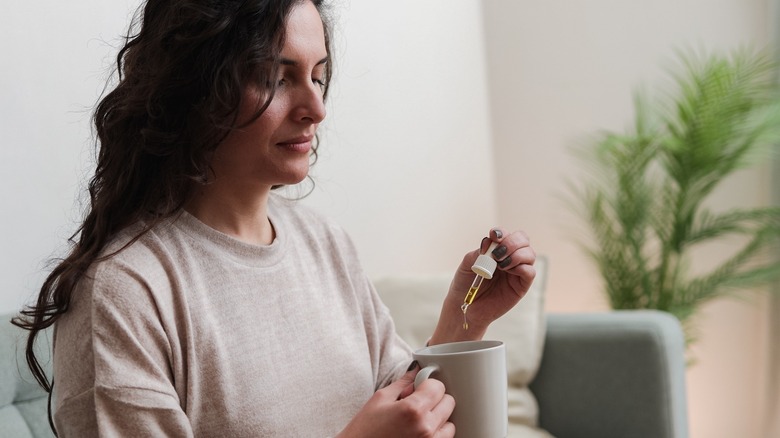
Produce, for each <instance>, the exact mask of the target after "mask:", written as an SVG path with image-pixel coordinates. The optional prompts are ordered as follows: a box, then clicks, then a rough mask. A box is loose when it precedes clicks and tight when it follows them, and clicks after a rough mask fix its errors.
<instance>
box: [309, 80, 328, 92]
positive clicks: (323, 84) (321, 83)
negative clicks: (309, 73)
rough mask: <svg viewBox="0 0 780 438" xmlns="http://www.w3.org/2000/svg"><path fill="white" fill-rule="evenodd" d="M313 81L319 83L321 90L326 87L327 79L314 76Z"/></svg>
mask: <svg viewBox="0 0 780 438" xmlns="http://www.w3.org/2000/svg"><path fill="white" fill-rule="evenodd" d="M311 81H312V82H314V83H315V84H317V85H319V86H320V89H321V90H324V89H325V81H324V80H322V79H317V78H314V79H312V80H311Z"/></svg>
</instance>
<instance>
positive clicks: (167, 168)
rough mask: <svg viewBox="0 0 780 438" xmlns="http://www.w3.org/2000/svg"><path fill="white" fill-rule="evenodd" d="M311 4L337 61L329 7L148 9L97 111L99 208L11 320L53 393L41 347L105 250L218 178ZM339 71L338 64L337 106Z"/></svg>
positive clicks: (94, 192)
mask: <svg viewBox="0 0 780 438" xmlns="http://www.w3.org/2000/svg"><path fill="white" fill-rule="evenodd" d="M304 1H311V2H312V3H314V5H315V6H316V7H317V9H318V10H319V11H320V16H321V17H322V18H323V23H325V26H324V27H325V29H324V30H325V40H326V41H325V45H326V47H327V50H328V56H329V57H330V55H331V42H330V37H329V35H330V29H329V26H328V22H329V20H328V18H327V14H326V11H325V10H324V5H323V4H322V3H323V1H322V0H147V1H146V3H145V4H143V5H142V6H141V7H139V9H138V12H137V13H136V15H135V17H134V18H133V20H132V22H131V24H130V28H129V31H128V33H127V35H126V36H125V39H124V45H123V47H122V48H121V49H120V50H119V53H118V55H117V58H116V74H117V76H118V83H117V85H116V87H115V88H113V89H112V90H111V91H110V92H108V93H107V94H106V95H105V96H104V97H103V98H102V100H101V101H100V102H99V103H98V105H97V107H96V109H95V112H94V117H93V119H94V120H93V121H94V125H95V132H96V144H97V145H98V152H97V167H96V170H95V174H94V176H93V177H92V179H91V180H90V182H89V186H88V190H89V196H90V204H89V209H88V211H87V212H86V216H85V218H84V221H83V222H82V224H81V225H80V227H79V228H78V230H77V231H76V233H75V234H73V236H72V237H71V238H70V242H71V249H70V252H69V254H68V255H67V256H66V257H65V258H64V259H62V260H60V261H59V262H58V263H57V264H56V266H55V267H54V269H53V270H52V271H51V273H50V274H49V276H48V277H47V278H46V281H45V282H44V283H43V285H42V287H41V290H40V293H39V295H38V298H37V301H36V302H35V304H33V305H30V306H29V307H27V308H25V309H24V310H22V311H21V313H20V314H19V315H17V316H16V317H15V318H14V319H13V320H12V321H11V322H12V323H13V324H14V325H16V326H18V327H21V328H23V329H26V330H28V331H29V337H28V339H27V347H26V357H27V364H28V366H29V367H30V370H31V371H32V374H33V375H34V376H35V379H36V380H37V381H38V383H39V384H40V385H41V386H42V387H43V388H44V389H45V390H46V391H47V392H49V393H50V394H51V391H52V386H53V379H52V380H51V381H50V380H49V378H48V377H47V376H46V373H45V371H44V369H43V367H42V366H41V363H40V362H39V360H38V357H36V354H35V351H34V349H33V346H34V345H35V339H36V337H37V336H38V334H39V333H40V332H41V331H42V330H44V329H46V328H47V327H49V326H51V325H52V324H53V323H54V322H56V321H57V319H59V317H60V316H62V315H63V314H64V313H65V312H67V311H68V306H69V304H70V300H71V295H72V294H73V291H74V289H75V287H76V285H77V284H78V282H79V281H80V280H81V279H82V277H83V276H84V275H85V272H86V271H87V269H88V268H89V267H90V265H92V264H93V263H94V262H95V261H97V260H99V259H103V258H108V257H111V256H112V255H113V254H109V255H102V256H101V252H102V251H103V249H104V247H105V246H106V244H107V243H108V241H109V240H110V239H111V238H112V237H113V236H115V235H116V233H117V232H118V231H119V230H121V229H123V228H125V227H127V226H129V225H131V224H134V223H136V222H139V221H143V223H145V224H146V226H145V229H144V230H143V231H142V232H141V233H140V234H139V235H138V236H136V238H135V239H138V237H140V236H141V235H142V234H143V233H145V232H146V231H148V230H149V229H151V228H152V227H154V226H155V225H156V224H157V223H159V222H160V221H162V220H164V219H166V218H169V217H172V216H174V215H176V214H178V213H179V212H180V211H181V209H182V207H183V206H184V204H185V203H186V202H187V200H188V197H189V196H190V193H191V191H192V189H193V187H194V186H195V185H196V183H198V182H203V181H204V179H205V178H206V177H207V175H208V172H209V159H210V156H211V154H212V153H213V151H214V150H215V148H216V147H217V145H218V144H219V143H220V142H221V141H222V140H223V139H224V138H225V136H226V135H227V134H228V133H229V132H230V131H231V130H233V129H236V128H238V126H237V123H238V122H237V113H238V108H239V107H240V105H241V100H242V96H243V91H244V89H245V88H246V87H247V86H249V85H253V86H256V87H258V88H259V89H264V90H267V93H266V100H265V102H264V104H263V105H262V106H261V107H260V109H259V111H258V113H257V114H256V117H259V116H260V114H262V112H263V111H264V110H265V108H267V106H268V104H269V103H270V101H271V99H273V95H274V86H275V83H276V81H275V80H274V78H275V77H276V74H277V70H278V66H279V57H280V52H281V49H282V46H283V43H284V38H285V35H284V27H285V22H286V19H287V17H288V15H289V13H290V11H291V10H292V9H293V7H294V6H295V5H296V4H299V3H302V2H304ZM331 69H332V62H328V63H327V64H326V71H325V78H324V79H325V90H324V93H325V95H326V96H327V84H328V83H329V81H330V78H331V74H332V71H331ZM314 154H316V148H315V149H314ZM315 156H316V155H315ZM131 243H132V242H131ZM128 245H129V244H128ZM120 251H121V250H120ZM114 254H115V253H114ZM50 422H51V417H50Z"/></svg>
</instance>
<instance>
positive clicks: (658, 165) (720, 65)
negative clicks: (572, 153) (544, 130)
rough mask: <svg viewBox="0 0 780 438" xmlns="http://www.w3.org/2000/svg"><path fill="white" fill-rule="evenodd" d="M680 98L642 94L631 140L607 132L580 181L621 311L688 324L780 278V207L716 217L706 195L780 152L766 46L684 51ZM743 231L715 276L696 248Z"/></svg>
mask: <svg viewBox="0 0 780 438" xmlns="http://www.w3.org/2000/svg"><path fill="white" fill-rule="evenodd" d="M679 59H680V63H679V65H678V66H677V68H676V69H675V70H673V71H672V72H673V74H672V75H671V78H672V83H673V85H674V87H673V91H672V92H671V93H670V92H663V93H660V96H659V98H658V99H656V100H653V101H650V100H649V99H647V98H646V97H645V95H642V94H638V93H637V94H636V96H637V97H635V99H634V102H635V105H634V108H635V112H636V114H635V120H634V123H633V126H632V127H631V128H630V129H629V130H628V132H625V133H614V132H605V133H602V134H600V135H599V136H598V137H597V138H596V139H595V141H593V142H591V143H589V144H588V145H587V146H586V147H585V148H581V149H578V150H577V151H578V152H577V153H578V155H579V156H580V158H581V159H583V160H584V161H583V162H584V163H586V164H587V166H585V167H584V168H585V169H586V171H585V174H586V180H585V182H584V183H582V182H579V183H578V184H576V185H572V193H571V194H573V195H574V196H573V200H574V202H575V203H576V204H575V205H576V207H577V208H576V211H577V213H578V215H580V216H581V218H582V219H583V222H584V223H585V224H586V225H587V230H588V233H587V235H588V239H587V241H583V242H581V243H582V246H583V249H584V250H585V251H586V253H587V254H588V256H589V257H590V259H592V260H593V262H595V265H596V266H597V267H598V270H599V272H600V274H601V277H602V279H603V281H604V286H605V290H606V294H607V296H608V298H609V302H610V304H611V306H612V308H614V309H659V310H664V311H667V312H670V313H672V314H673V315H675V316H677V317H678V318H679V319H680V321H681V322H682V324H683V327H684V328H685V330H686V336H687V337H688V341H689V342H690V341H691V340H692V339H693V334H694V332H693V331H692V330H691V329H692V327H691V324H690V320H691V317H692V316H693V315H694V314H695V312H696V310H697V308H698V307H699V306H700V305H701V304H702V303H704V302H706V301H708V300H712V299H714V298H717V297H720V296H723V295H725V294H731V293H735V292H737V291H745V290H750V289H754V288H756V287H758V286H762V285H766V284H768V283H769V282H771V281H773V280H775V279H777V278H780V263H778V261H777V260H773V259H772V258H771V257H770V256H769V253H770V251H769V249H770V248H771V247H775V248H777V247H778V244H780V207H762V208H740V209H730V210H726V211H715V210H714V209H712V208H711V207H709V206H708V204H707V200H708V198H709V197H710V195H711V194H712V192H713V190H714V189H716V187H718V186H719V185H720V184H723V183H724V182H726V181H727V177H729V176H730V175H732V174H733V173H734V172H735V171H738V170H740V169H744V168H746V167H748V166H753V165H755V164H757V163H760V162H761V161H762V158H763V159H766V158H767V157H768V156H769V154H768V152H769V153H771V152H772V151H773V150H777V148H778V145H780V95H779V94H778V88H777V84H776V73H777V66H776V64H775V63H774V62H772V61H771V59H772V58H771V57H770V56H768V55H766V54H763V53H762V52H760V51H756V50H751V49H740V50H736V51H734V52H731V53H728V54H726V55H719V54H701V53H695V52H681V53H680V54H679ZM734 236H739V239H737V241H738V242H739V245H737V246H736V248H735V249H734V251H733V253H731V254H728V256H727V257H726V258H725V260H724V261H722V263H720V264H719V265H717V266H715V267H712V268H711V269H710V270H709V271H706V272H694V270H692V269H691V264H692V251H695V250H696V248H697V247H700V246H701V245H702V244H704V243H706V242H713V241H718V240H720V239H724V238H727V239H733V238H734Z"/></svg>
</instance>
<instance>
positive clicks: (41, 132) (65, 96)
mask: <svg viewBox="0 0 780 438" xmlns="http://www.w3.org/2000/svg"><path fill="white" fill-rule="evenodd" d="M134 7H135V5H132V6H131V4H130V3H128V2H126V1H125V0H113V1H110V2H109V1H105V0H83V1H79V2H57V1H53V0H45V1H41V2H17V3H15V4H14V6H13V7H8V8H5V10H4V11H3V13H2V14H0V53H2V54H3V56H2V61H0V62H1V63H2V67H1V68H0V138H1V139H2V147H0V175H2V181H3V183H2V184H0V203H2V209H3V214H2V216H1V217H0V229H2V230H3V231H4V232H3V234H2V239H3V243H2V258H0V311H2V312H9V311H14V310H17V309H19V308H20V306H21V304H22V303H23V302H25V301H27V300H28V299H29V298H30V297H31V296H33V295H34V294H36V293H37V288H38V287H39V286H40V284H41V282H42V281H43V278H44V268H45V267H46V261H47V259H49V258H50V257H51V256H53V255H55V253H61V252H62V249H64V248H65V246H64V242H65V239H66V238H67V237H68V236H70V234H72V232H73V231H75V229H76V226H77V225H76V224H77V222H78V219H79V217H80V214H79V204H78V203H77V202H76V197H77V193H78V192H79V191H80V190H81V188H83V187H84V186H85V184H84V183H82V181H83V180H84V176H85V175H86V173H87V172H88V167H86V166H85V164H86V163H87V162H88V161H89V160H90V158H91V156H92V148H91V145H92V143H91V139H90V136H91V134H90V125H89V117H90V108H91V107H92V105H93V103H94V102H95V100H96V98H97V96H98V94H99V93H100V91H101V89H102V86H103V83H104V78H105V77H106V75H107V71H106V66H107V65H108V62H110V60H108V59H106V58H107V57H109V56H113V55H111V53H112V52H113V50H112V49H110V47H109V45H110V44H114V43H116V39H115V37H116V36H118V35H121V34H122V32H123V28H124V27H125V26H126V24H125V23H126V22H127V19H128V13H129V11H130V10H131V8H134Z"/></svg>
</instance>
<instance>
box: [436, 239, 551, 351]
mask: <svg viewBox="0 0 780 438" xmlns="http://www.w3.org/2000/svg"><path fill="white" fill-rule="evenodd" d="M491 242H496V243H497V244H498V246H496V248H495V249H494V250H493V253H492V254H489V255H490V256H491V257H493V258H494V259H496V261H497V262H498V266H497V267H496V270H495V272H494V273H493V278H492V279H490V280H488V279H485V280H483V281H482V285H481V286H480V288H479V291H478V292H477V295H476V298H475V299H474V301H473V302H472V303H471V305H470V306H469V307H468V311H467V312H466V318H467V321H468V329H465V328H464V325H463V323H464V318H463V317H464V314H463V311H462V310H461V306H462V305H463V302H464V301H463V300H464V298H465V297H466V293H468V291H469V288H470V287H471V284H472V282H473V281H474V277H475V275H476V274H474V271H472V270H471V266H472V265H473V264H474V261H475V260H476V259H477V256H479V255H480V254H483V253H484V252H485V251H487V249H488V247H489V246H490V244H491ZM535 261H536V253H535V252H534V250H533V248H532V247H531V243H530V240H529V238H528V236H527V235H526V234H525V233H524V232H522V231H515V232H513V233H507V232H505V231H504V230H503V229H502V228H500V227H497V228H493V229H492V230H490V237H486V238H484V239H483V240H482V244H481V245H480V248H479V249H478V250H474V251H471V252H469V253H468V254H466V255H465V256H464V257H463V261H461V263H460V266H459V267H458V270H457V272H456V273H455V277H454V278H453V280H452V283H451V284H450V290H449V293H448V294H447V297H446V298H445V299H444V304H443V306H442V310H441V314H440V316H439V323H438V324H437V326H436V330H435V331H434V333H433V336H432V337H431V339H430V341H429V345H434V344H441V343H445V342H455V341H466V340H476V339H482V337H483V336H484V334H485V331H486V330H487V327H488V326H489V325H490V323H492V322H493V321H495V320H496V319H498V318H499V317H501V316H502V315H503V314H505V313H506V312H508V311H509V310H510V309H511V308H512V307H514V306H515V305H516V304H517V303H518V302H519V301H520V299H522V298H523V297H524V296H525V294H526V292H528V289H529V288H530V287H531V283H533V280H534V276H535V275H536V270H535V269H534V267H533V264H534V262H535Z"/></svg>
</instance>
